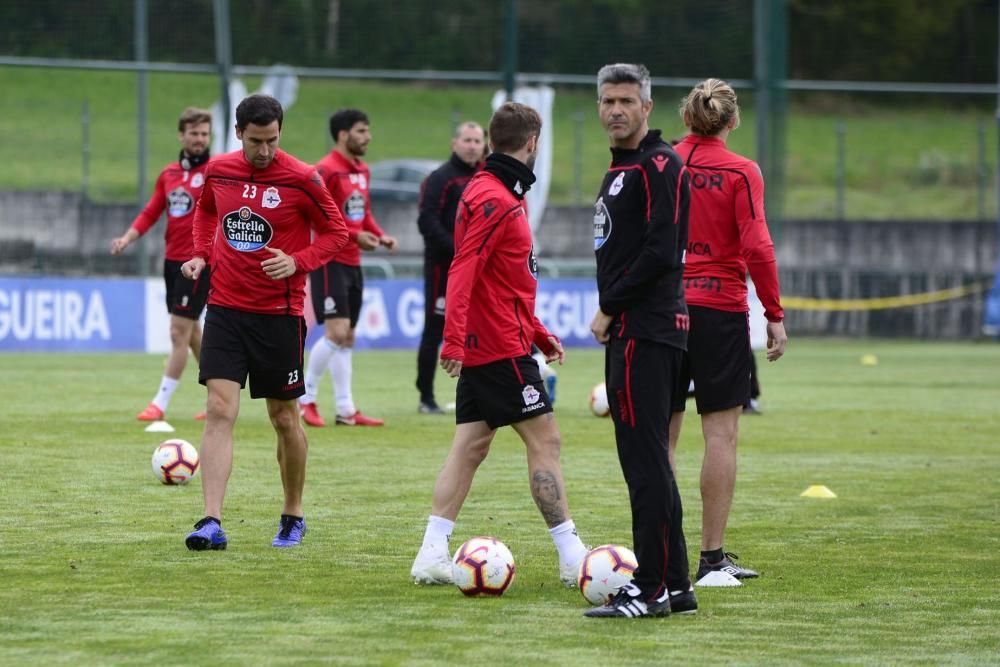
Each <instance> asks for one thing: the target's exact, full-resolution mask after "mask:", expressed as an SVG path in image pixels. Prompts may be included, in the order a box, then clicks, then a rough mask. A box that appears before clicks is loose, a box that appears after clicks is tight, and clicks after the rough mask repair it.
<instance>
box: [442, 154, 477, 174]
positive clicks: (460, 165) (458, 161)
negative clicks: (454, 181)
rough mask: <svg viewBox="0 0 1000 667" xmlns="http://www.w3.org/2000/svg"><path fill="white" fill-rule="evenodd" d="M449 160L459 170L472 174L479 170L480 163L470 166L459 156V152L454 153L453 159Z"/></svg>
mask: <svg viewBox="0 0 1000 667" xmlns="http://www.w3.org/2000/svg"><path fill="white" fill-rule="evenodd" d="M448 161H449V162H451V166H452V167H454V168H455V169H457V170H458V171H459V172H468V173H470V174H472V173H475V172H476V171H479V165H478V164H477V165H473V166H470V165H469V163H467V162H463V161H462V158H460V157H458V154H457V153H452V154H451V159H450V160H448Z"/></svg>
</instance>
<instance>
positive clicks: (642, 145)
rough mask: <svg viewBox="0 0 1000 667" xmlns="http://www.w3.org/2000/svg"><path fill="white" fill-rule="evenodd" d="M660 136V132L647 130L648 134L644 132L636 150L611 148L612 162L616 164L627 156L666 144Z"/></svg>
mask: <svg viewBox="0 0 1000 667" xmlns="http://www.w3.org/2000/svg"><path fill="white" fill-rule="evenodd" d="M662 134H663V133H662V132H660V131H659V130H649V131H648V132H646V136H644V137H643V138H642V141H640V142H639V147H638V148H616V147H613V146H612V148H611V159H612V161H614V162H617V161H618V160H620V159H621V158H623V157H625V156H627V155H634V154H635V153H641V152H643V151H646V150H649V149H650V148H651V147H653V146H656V145H659V144H666V142H665V141H663V137H662Z"/></svg>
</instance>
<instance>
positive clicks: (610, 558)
mask: <svg viewBox="0 0 1000 667" xmlns="http://www.w3.org/2000/svg"><path fill="white" fill-rule="evenodd" d="M637 567H639V561H637V560H636V558H635V554H634V553H632V550H631V549H629V548H627V547H623V546H621V545H620V544H605V545H602V546H599V547H595V548H594V549H591V550H590V553H588V554H587V555H586V556H584V557H583V561H582V562H581V563H580V573H579V574H578V575H577V580H576V583H577V584H579V587H580V592H581V593H583V597H585V598H587V602H589V603H590V604H592V605H602V604H607V602H608V600H610V599H611V597H612V596H613V595H614V594H615V593H616V592H618V589H619V588H621V587H622V586H624V585H625V584H627V583H629V582H630V581H632V574H633V573H634V572H635V568H637Z"/></svg>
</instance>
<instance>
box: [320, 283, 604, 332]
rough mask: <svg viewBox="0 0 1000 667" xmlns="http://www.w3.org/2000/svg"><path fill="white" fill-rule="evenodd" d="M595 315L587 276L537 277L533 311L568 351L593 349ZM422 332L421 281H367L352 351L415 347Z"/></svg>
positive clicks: (593, 290) (593, 287) (594, 294)
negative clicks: (593, 320) (591, 323)
mask: <svg viewBox="0 0 1000 667" xmlns="http://www.w3.org/2000/svg"><path fill="white" fill-rule="evenodd" d="M306 310H307V312H306V321H307V322H308V323H309V336H308V338H307V340H306V345H307V346H311V345H312V344H313V343H314V342H315V341H316V340H317V339H318V337H319V335H320V333H319V332H320V328H319V327H316V326H315V322H316V321H315V319H314V318H313V314H312V312H311V308H309V307H308V302H307V308H306ZM596 311H597V285H596V283H595V282H594V280H593V279H588V278H561V279H541V280H539V281H538V299H537V302H536V308H535V312H536V314H537V315H538V318H539V319H540V320H541V321H542V322H543V323H544V324H545V326H546V327H548V328H549V330H550V331H552V333H554V334H555V335H557V336H559V338H560V339H561V340H562V342H563V344H564V345H565V346H567V347H578V346H595V347H596V346H597V343H596V342H594V338H593V336H591V334H590V320H591V319H592V318H593V316H594V313H595V312H596ZM423 330H424V287H423V282H422V281H421V280H367V281H365V294H364V306H363V307H362V309H361V317H360V319H359V321H358V327H357V331H356V340H355V347H356V348H357V349H400V348H402V349H415V348H416V347H417V345H418V344H419V343H420V334H421V333H422V332H423Z"/></svg>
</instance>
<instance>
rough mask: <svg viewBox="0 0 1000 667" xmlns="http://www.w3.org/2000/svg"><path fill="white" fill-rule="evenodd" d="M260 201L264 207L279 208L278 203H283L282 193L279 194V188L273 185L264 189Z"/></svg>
mask: <svg viewBox="0 0 1000 667" xmlns="http://www.w3.org/2000/svg"><path fill="white" fill-rule="evenodd" d="M260 203H261V204H262V205H263V206H264V208H278V204H280V203H281V195H279V194H278V188H276V187H274V186H273V185H272V186H271V187H269V188H268V189H267V190H264V194H263V195H262V196H261V198H260Z"/></svg>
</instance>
